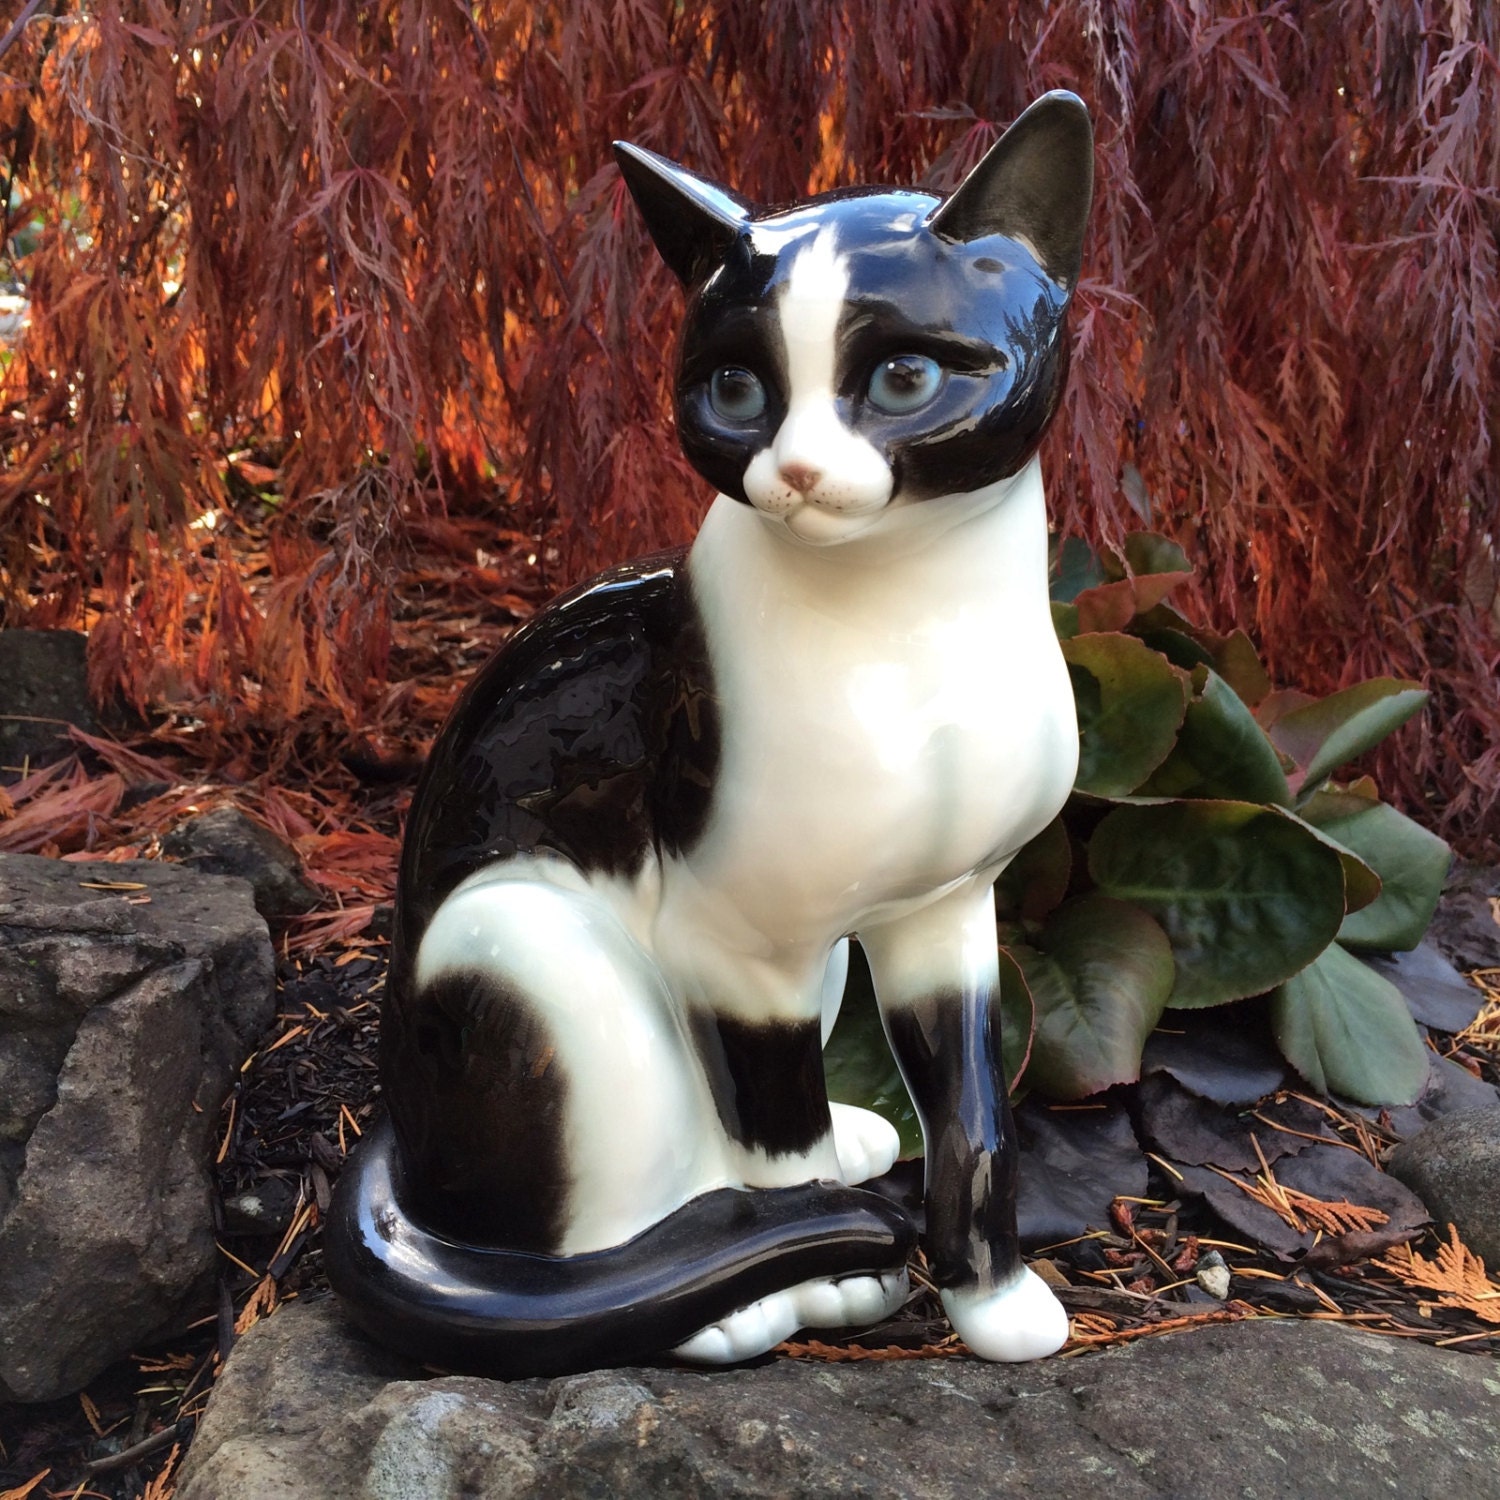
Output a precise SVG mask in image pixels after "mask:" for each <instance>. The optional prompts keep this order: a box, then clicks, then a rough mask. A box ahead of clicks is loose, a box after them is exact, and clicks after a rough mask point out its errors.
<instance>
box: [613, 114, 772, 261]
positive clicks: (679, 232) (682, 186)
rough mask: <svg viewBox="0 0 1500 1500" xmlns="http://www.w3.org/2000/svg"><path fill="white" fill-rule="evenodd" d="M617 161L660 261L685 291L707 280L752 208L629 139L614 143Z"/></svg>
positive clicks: (716, 186) (726, 191)
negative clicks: (631, 142) (633, 143)
mask: <svg viewBox="0 0 1500 1500" xmlns="http://www.w3.org/2000/svg"><path fill="white" fill-rule="evenodd" d="M615 160H616V161H617V162H618V163H619V164H620V172H621V174H622V175H623V176H624V178H625V185H626V186H627V187H628V188H629V189H630V195H631V197H633V198H634V199H635V206H636V207H637V208H638V209H640V211H641V217H642V218H643V219H644V220H645V221H646V228H647V229H648V230H650V232H651V238H652V239H653V240H655V241H656V248H657V249H658V250H660V251H661V258H662V259H663V260H664V261H666V263H667V265H668V266H670V267H671V269H672V271H673V272H674V274H675V275H676V277H677V279H678V280H679V281H680V282H681V283H682V284H683V285H684V286H686V287H693V286H697V285H698V283H699V282H701V281H704V280H706V279H707V278H708V276H709V274H710V273H711V272H713V271H714V270H715V269H716V268H717V267H718V266H719V265H721V264H722V263H723V260H724V257H725V256H726V255H728V254H729V250H730V247H731V246H732V245H733V244H734V242H735V241H736V240H737V239H738V238H739V237H740V235H741V234H742V233H743V232H744V229H745V226H746V225H747V224H748V223H749V222H750V215H751V213H752V212H753V208H752V205H751V204H749V203H747V202H746V201H745V200H744V199H743V198H741V197H740V196H739V195H738V194H737V193H731V192H730V191H729V189H728V188H725V187H720V186H719V184H718V183H716V182H710V181H709V180H708V178H706V177H695V176H694V175H693V174H692V173H691V172H689V171H688V170H687V168H686V167H679V166H678V165H677V163H676V162H673V161H668V160H667V159H666V157H664V156H658V155H657V154H656V153H655V152H654V151H646V150H644V149H643V148H642V147H640V146H632V145H631V144H630V143H629V142H628V141H616V142H615Z"/></svg>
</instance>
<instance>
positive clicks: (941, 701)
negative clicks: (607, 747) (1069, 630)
mask: <svg viewBox="0 0 1500 1500" xmlns="http://www.w3.org/2000/svg"><path fill="white" fill-rule="evenodd" d="M949 505H950V502H928V503H927V505H926V506H924V507H920V508H914V509H913V512H912V520H911V521H910V522H909V523H908V525H907V527H906V529H905V530H902V529H894V530H895V535H894V536H882V537H880V538H878V539H877V540H876V542H875V543H873V544H870V545H867V546H864V547H861V548H859V549H856V547H855V546H853V545H851V544H846V545H845V546H842V547H838V548H824V549H811V548H804V547H800V546H798V545H796V544H795V543H788V542H787V541H786V540H785V539H784V538H782V537H780V536H778V535H777V534H776V533H775V532H774V531H773V530H772V529H771V528H770V527H768V526H767V524H766V523H765V521H764V519H763V518H761V517H759V516H757V515H755V514H754V513H753V512H751V511H749V510H748V509H747V508H746V507H744V506H738V505H735V504H734V503H733V502H731V501H724V500H720V501H719V502H717V504H716V505H715V507H714V510H713V511H712V512H711V513H710V516H709V518H708V520H707V521H706V522H705V525H704V528H703V532H702V534H701V536H700V539H699V543H698V544H697V546H696V547H695V548H694V553H693V561H692V568H693V576H694V583H695V588H696V590H697V592H698V597H699V604H700V607H701V608H702V609H703V612H704V616H705V623H706V627H707V630H708V635H709V644H710V650H711V654H712V658H713V662H714V671H715V679H716V685H717V688H718V693H719V697H720V702H721V730H722V734H723V755H722V760H721V763H720V769H719V776H718V785H717V786H716V789H715V800H714V811H713V815H712V818H711V822H710V827H709V830H708V834H707V837H706V838H705V840H704V842H703V844H702V846H701V848H700V849H699V850H698V851H697V852H695V854H694V856H693V859H692V863H693V866H694V873H695V875H696V876H697V878H698V880H699V881H700V882H703V883H705V884H707V885H709V886H711V887H714V888H716V889H717V890H718V891H719V892H720V893H721V894H722V895H723V896H725V897H726V898H728V899H730V900H732V901H733V902H734V903H735V905H736V908H737V909H738V910H739V911H740V912H741V913H742V914H744V915H745V916H746V917H748V918H749V919H750V920H751V921H752V922H754V923H755V925H756V926H757V927H761V928H762V930H775V929H776V928H777V927H778V925H779V926H781V927H783V928H786V927H790V928H793V929H796V930H798V931H820V932H821V931H823V930H824V929H833V928H837V929H839V930H847V929H848V928H850V927H852V926H854V925H855V924H856V923H857V921H858V920H859V918H860V916H861V915H864V914H869V913H871V912H874V911H876V910H878V909H880V908H882V907H884V906H888V905H889V904H890V903H893V902H902V901H905V900H909V899H912V898H916V897H920V896H922V895H924V894H926V893H927V892H930V891H934V890H937V889H940V888H941V887H943V886H945V885H947V884H949V883H951V882H952V881H954V880H958V879H961V878H963V877H965V876H967V875H970V874H972V873H974V872H975V871H976V870H979V869H983V868H985V867H986V866H989V865H993V864H995V863H997V862H999V861H1001V860H1003V858H1004V857H1006V856H1008V855H1009V854H1010V853H1012V852H1014V850H1015V849H1016V848H1018V847H1019V846H1020V845H1021V844H1022V843H1024V842H1025V841H1026V840H1027V839H1028V838H1030V837H1031V836H1032V835H1033V834H1035V833H1036V832H1038V831H1039V830H1040V829H1041V828H1042V827H1043V826H1044V825H1045V824H1046V823H1047V822H1048V821H1049V820H1050V819H1051V817H1052V816H1053V815H1054V814H1055V813H1056V811H1057V809H1058V808H1059V807H1060V806H1061V804H1062V801H1063V799H1064V798H1065V797H1066V795H1067V792H1068V789H1069V787H1070V786H1071V784H1072V779H1073V773H1074V770H1075V767H1076V760H1077V729H1076V724H1075V721H1074V714H1073V701H1072V693H1071V689H1070V687H1069V682H1068V677H1067V673H1066V669H1065V667H1064V665H1063V662H1062V658H1061V655H1060V653H1059V651H1058V648H1057V642H1056V638H1055V636H1054V634H1053V630H1052V624H1051V614H1050V610H1049V609H1048V605H1047V595H1046V522H1045V511H1044V509H1043V505H1042V495H1041V486H1040V481H1039V479H1037V477H1036V474H1035V470H1034V468H1033V469H1031V470H1028V471H1027V472H1026V474H1024V475H1022V476H1021V477H1020V478H1018V480H1017V481H1016V482H1015V483H1014V484H1013V485H1012V486H1011V489H1010V491H1009V493H1007V495H1006V496H1005V498H1004V499H1003V501H1001V502H1000V503H998V504H994V505H991V506H989V507H987V508H986V507H983V506H976V507H974V509H975V511H977V514H970V515H967V516H964V515H962V514H961V515H960V517H959V518H957V519H955V517H954V516H952V515H948V514H945V513H944V511H943V510H942V507H944V506H949ZM929 507H936V508H935V509H929ZM919 512H921V513H919Z"/></svg>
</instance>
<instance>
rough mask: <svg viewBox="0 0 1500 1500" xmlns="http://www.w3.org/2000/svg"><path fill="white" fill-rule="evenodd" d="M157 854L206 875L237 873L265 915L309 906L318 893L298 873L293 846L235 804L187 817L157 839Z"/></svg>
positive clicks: (278, 914) (310, 908) (300, 871)
mask: <svg viewBox="0 0 1500 1500" xmlns="http://www.w3.org/2000/svg"><path fill="white" fill-rule="evenodd" d="M161 847H162V853H163V854H168V855H170V856H171V857H172V858H173V859H178V860H181V861H182V862H183V863H184V864H189V865H191V866H192V867H193V868H194V869H196V870H201V871H202V872H203V873H204V874H205V875H238V876H239V877H240V878H241V879H242V880H248V881H249V882H250V884H251V885H252V886H253V887H254V888H255V906H256V910H258V911H259V912H260V914H261V915H262V916H264V917H284V916H290V915H292V914H294V913H297V912H304V911H311V910H312V909H313V907H315V906H316V905H317V904H318V893H317V892H316V891H315V890H313V888H312V887H311V886H310V885H308V884H307V882H306V881H305V880H303V878H302V867H301V864H300V862H299V861H298V859H297V855H296V852H295V850H293V849H291V848H289V847H288V846H287V845H286V844H284V843H283V842H282V841H281V840H280V839H279V838H277V837H276V835H275V834H274V833H272V832H271V830H270V829H269V828H263V827H262V826H261V825H260V824H259V823H256V822H254V821H252V820H251V819H250V818H247V817H246V816H245V814H244V813H242V812H241V811H240V810H239V809H238V808H237V807H216V808H214V809H213V810H212V811H211V812H206V813H199V814H198V816H197V817H193V818H187V819H185V820H184V821H183V822H181V823H179V824H178V825H177V827H175V828H174V829H172V831H171V832H170V833H168V834H167V835H166V837H165V838H163V839H162V841H161Z"/></svg>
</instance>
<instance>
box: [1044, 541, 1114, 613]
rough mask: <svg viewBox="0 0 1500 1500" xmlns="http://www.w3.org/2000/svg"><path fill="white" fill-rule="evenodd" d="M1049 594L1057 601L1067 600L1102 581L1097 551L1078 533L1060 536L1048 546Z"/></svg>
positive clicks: (1069, 600) (1068, 601) (1102, 572)
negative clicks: (1050, 553) (1050, 565)
mask: <svg viewBox="0 0 1500 1500" xmlns="http://www.w3.org/2000/svg"><path fill="white" fill-rule="evenodd" d="M1051 572H1052V587H1051V590H1050V593H1051V596H1052V598H1053V599H1054V600H1056V601H1057V602H1058V603H1059V604H1071V603H1072V602H1073V600H1075V599H1076V598H1077V597H1078V596H1079V595H1080V594H1081V593H1082V592H1083V591H1084V590H1085V589H1091V588H1093V587H1094V586H1095V585H1096V584H1100V583H1103V582H1104V569H1103V567H1101V566H1100V563H1099V557H1098V554H1097V553H1095V551H1094V549H1093V548H1092V547H1090V546H1089V544H1088V543H1087V542H1086V541H1084V540H1083V538H1082V537H1076V536H1069V537H1064V538H1063V539H1062V540H1061V541H1060V542H1058V541H1055V540H1054V543H1053V549H1052V569H1051Z"/></svg>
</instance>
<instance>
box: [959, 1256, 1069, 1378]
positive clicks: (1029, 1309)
mask: <svg viewBox="0 0 1500 1500" xmlns="http://www.w3.org/2000/svg"><path fill="white" fill-rule="evenodd" d="M943 1307H944V1309H945V1310H946V1312H947V1314H948V1321H949V1322H950V1323H952V1324H953V1331H954V1332H955V1333H956V1334H957V1335H958V1336H959V1338H961V1339H962V1340H963V1341H964V1343H966V1344H967V1345H968V1346H969V1348H971V1349H972V1350H973V1351H974V1353H975V1354H977V1355H979V1357H980V1358H981V1359H993V1360H999V1361H1002V1362H1004V1363H1007V1364H1013V1363H1016V1362H1018V1361H1020V1360H1026V1359H1041V1358H1042V1356H1043V1355H1045V1354H1055V1353H1056V1352H1057V1351H1058V1350H1059V1349H1061V1348H1062V1346H1063V1345H1064V1344H1065V1343H1066V1342H1067V1340H1068V1315H1067V1313H1066V1312H1064V1311H1063V1306H1062V1303H1061V1302H1059V1301H1058V1300H1057V1298H1056V1297H1055V1296H1053V1294H1052V1289H1051V1287H1049V1286H1048V1285H1047V1283H1046V1282H1045V1281H1043V1280H1042V1278H1041V1277H1040V1276H1038V1275H1037V1274H1036V1272H1035V1271H1032V1270H1023V1271H1022V1272H1021V1275H1020V1278H1019V1279H1018V1280H1016V1281H1013V1282H1011V1283H1010V1285H1009V1286H1005V1287H1001V1288H1000V1289H999V1290H998V1291H994V1292H978V1291H968V1290H958V1291H947V1292H944V1293H943Z"/></svg>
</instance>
